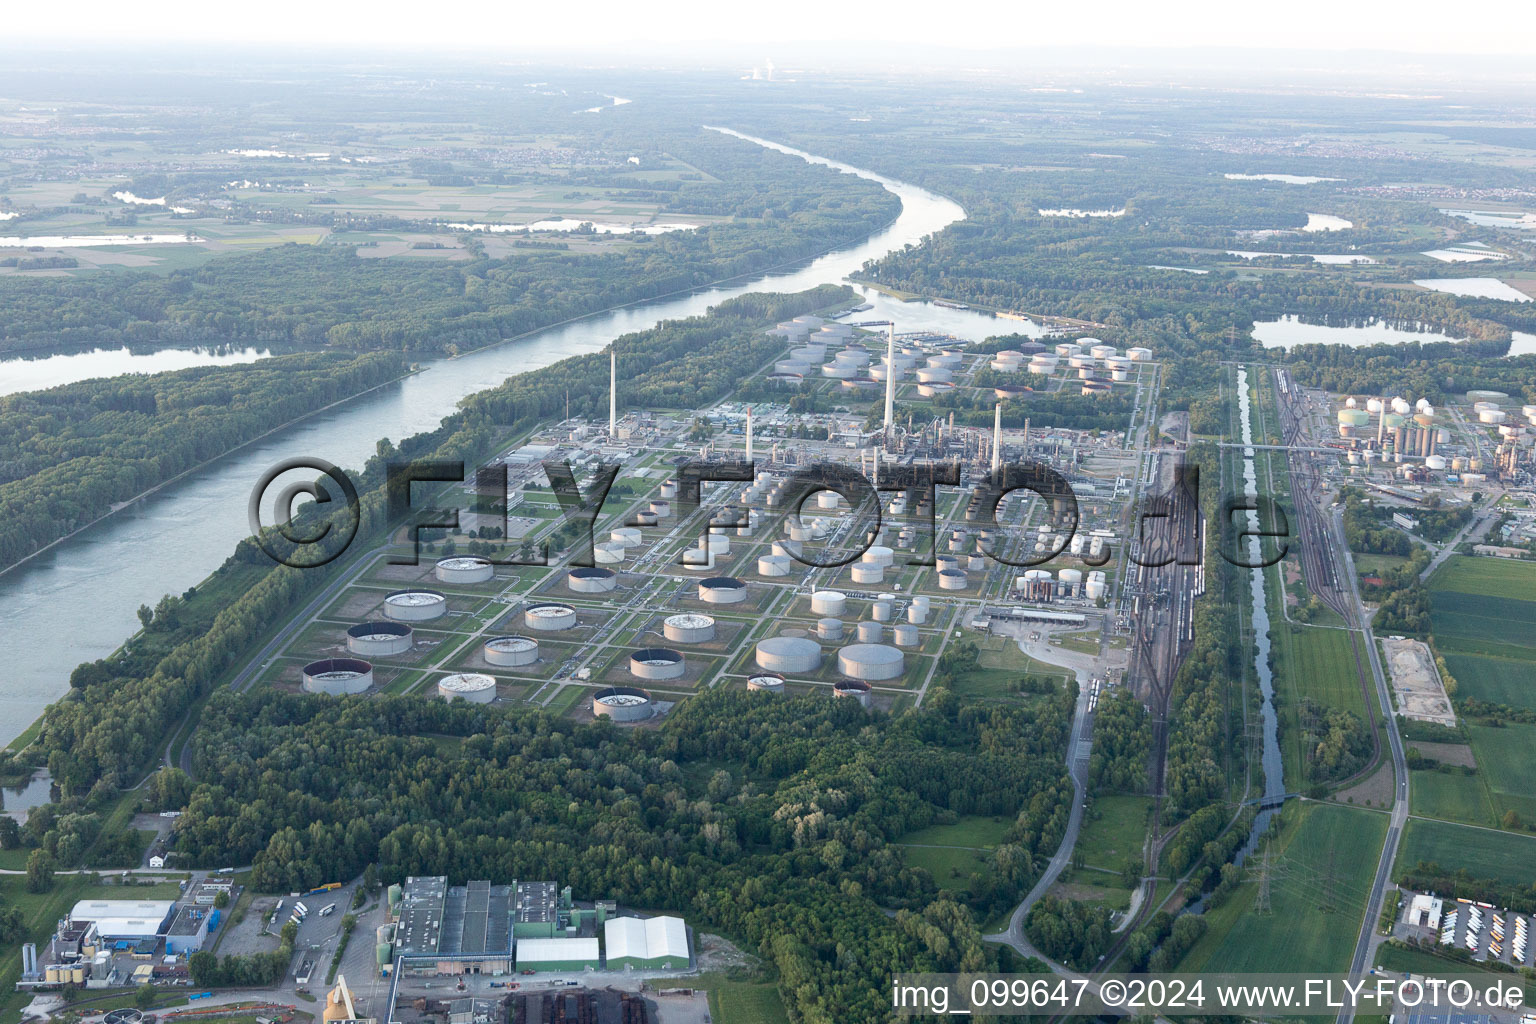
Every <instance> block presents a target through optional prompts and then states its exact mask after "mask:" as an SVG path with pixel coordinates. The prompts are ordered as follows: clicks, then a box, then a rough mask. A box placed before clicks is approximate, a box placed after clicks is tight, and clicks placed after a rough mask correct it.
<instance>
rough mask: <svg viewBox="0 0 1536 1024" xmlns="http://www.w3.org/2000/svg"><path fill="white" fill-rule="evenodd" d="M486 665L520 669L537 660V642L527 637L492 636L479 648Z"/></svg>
mask: <svg viewBox="0 0 1536 1024" xmlns="http://www.w3.org/2000/svg"><path fill="white" fill-rule="evenodd" d="M480 656H481V657H482V658H484V659H485V663H486V664H487V665H495V666H497V667H498V668H521V667H522V666H524V665H532V664H533V663H534V662H536V661H538V660H539V642H538V641H537V640H535V639H533V638H532V637H527V636H494V637H491V639H489V640H487V641H486V642H485V644H484V645H483V646H481V648H480Z"/></svg>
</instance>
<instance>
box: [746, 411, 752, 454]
mask: <svg viewBox="0 0 1536 1024" xmlns="http://www.w3.org/2000/svg"><path fill="white" fill-rule="evenodd" d="M747 461H748V462H751V461H752V407H751V406H750V405H749V406H747Z"/></svg>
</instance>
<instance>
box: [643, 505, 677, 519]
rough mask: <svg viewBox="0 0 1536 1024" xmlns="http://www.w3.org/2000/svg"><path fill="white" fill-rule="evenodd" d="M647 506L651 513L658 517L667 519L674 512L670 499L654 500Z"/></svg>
mask: <svg viewBox="0 0 1536 1024" xmlns="http://www.w3.org/2000/svg"><path fill="white" fill-rule="evenodd" d="M647 507H648V508H649V509H650V510H651V515H653V516H655V517H656V518H657V519H665V518H667V517H668V516H670V515H671V514H672V503H671V502H670V501H660V500H658V501H653V502H651V503H650V505H648V506H647Z"/></svg>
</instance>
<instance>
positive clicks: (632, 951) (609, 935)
mask: <svg viewBox="0 0 1536 1024" xmlns="http://www.w3.org/2000/svg"><path fill="white" fill-rule="evenodd" d="M603 944H604V946H606V947H607V965H608V969H609V970H610V971H616V970H679V969H682V968H685V967H687V966H688V929H687V927H686V926H685V925H684V924H683V919H682V918H680V917H651V918H646V919H644V920H642V919H640V918H638V917H615V918H609V919H608V922H607V924H605V925H604V926H603Z"/></svg>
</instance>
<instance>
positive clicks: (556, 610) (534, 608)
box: [523, 602, 576, 633]
mask: <svg viewBox="0 0 1536 1024" xmlns="http://www.w3.org/2000/svg"><path fill="white" fill-rule="evenodd" d="M523 622H524V623H526V624H527V626H528V628H529V629H535V630H538V631H539V632H541V633H551V632H554V631H556V630H561V629H571V628H573V627H574V626H575V625H576V609H574V608H572V607H571V606H570V605H568V604H555V603H553V602H550V603H545V604H531V605H529V606H528V607H527V609H526V610H524V612H523Z"/></svg>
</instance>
